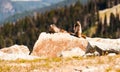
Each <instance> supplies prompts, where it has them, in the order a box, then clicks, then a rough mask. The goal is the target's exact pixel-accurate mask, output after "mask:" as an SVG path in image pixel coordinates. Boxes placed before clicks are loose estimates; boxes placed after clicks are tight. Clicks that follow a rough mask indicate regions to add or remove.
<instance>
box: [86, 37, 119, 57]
mask: <svg viewBox="0 0 120 72" xmlns="http://www.w3.org/2000/svg"><path fill="white" fill-rule="evenodd" d="M87 40H88V42H89V43H90V45H91V49H90V47H89V48H88V49H86V52H90V50H97V51H98V52H99V53H100V55H102V53H106V52H107V53H116V54H119V53H120V39H105V38H87ZM92 48H93V49H92Z"/></svg>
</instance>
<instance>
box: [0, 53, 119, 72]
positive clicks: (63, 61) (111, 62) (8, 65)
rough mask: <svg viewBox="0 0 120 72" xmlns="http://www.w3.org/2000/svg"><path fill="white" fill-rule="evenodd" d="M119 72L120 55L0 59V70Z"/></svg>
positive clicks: (16, 71)
mask: <svg viewBox="0 0 120 72" xmlns="http://www.w3.org/2000/svg"><path fill="white" fill-rule="evenodd" d="M75 70H81V71H83V72H84V71H91V70H93V71H96V72H110V71H115V72H120V55H117V56H101V57H86V58H83V57H73V58H46V59H35V60H20V59H18V60H15V61H5V60H0V72H56V71H57V72H69V71H70V72H71V71H72V72H73V71H75Z"/></svg>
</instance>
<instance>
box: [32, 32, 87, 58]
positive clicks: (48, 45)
mask: <svg viewBox="0 0 120 72" xmlns="http://www.w3.org/2000/svg"><path fill="white" fill-rule="evenodd" d="M87 44H88V42H87V40H85V39H84V38H77V37H74V36H71V35H70V34H67V33H54V34H49V33H48V34H47V33H45V32H43V33H41V34H40V36H39V38H38V40H37V41H36V43H35V45H34V47H33V51H32V55H35V56H40V57H57V56H58V55H59V54H61V52H62V51H69V50H71V49H72V48H76V47H77V48H80V49H81V50H82V51H85V50H86V47H87ZM82 55H83V54H82Z"/></svg>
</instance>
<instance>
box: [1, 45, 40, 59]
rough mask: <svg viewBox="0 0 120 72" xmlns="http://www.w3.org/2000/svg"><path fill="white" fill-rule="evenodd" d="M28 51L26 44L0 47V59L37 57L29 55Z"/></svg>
mask: <svg viewBox="0 0 120 72" xmlns="http://www.w3.org/2000/svg"><path fill="white" fill-rule="evenodd" d="M29 53H30V51H29V49H28V47H27V46H24V45H13V46H11V47H8V48H2V49H0V59H1V60H16V59H26V60H33V59H36V58H38V57H36V56H30V55H29Z"/></svg>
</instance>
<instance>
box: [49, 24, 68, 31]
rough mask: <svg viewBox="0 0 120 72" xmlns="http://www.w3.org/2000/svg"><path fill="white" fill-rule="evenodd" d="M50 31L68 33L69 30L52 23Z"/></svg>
mask: <svg viewBox="0 0 120 72" xmlns="http://www.w3.org/2000/svg"><path fill="white" fill-rule="evenodd" d="M49 31H50V32H51V33H68V32H67V31H65V30H64V29H60V28H58V27H57V26H56V25H55V24H51V25H50V29H49Z"/></svg>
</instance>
